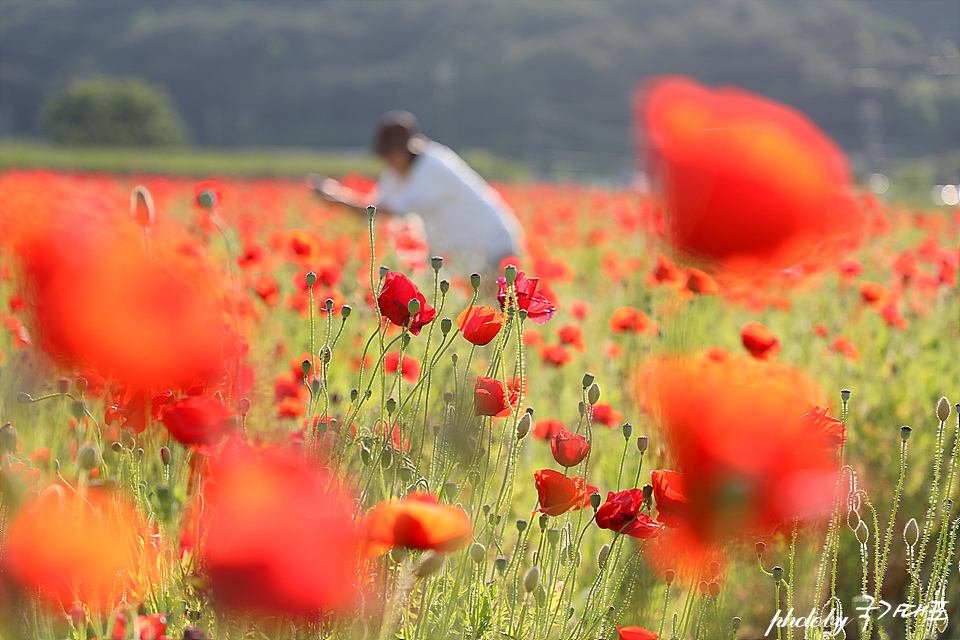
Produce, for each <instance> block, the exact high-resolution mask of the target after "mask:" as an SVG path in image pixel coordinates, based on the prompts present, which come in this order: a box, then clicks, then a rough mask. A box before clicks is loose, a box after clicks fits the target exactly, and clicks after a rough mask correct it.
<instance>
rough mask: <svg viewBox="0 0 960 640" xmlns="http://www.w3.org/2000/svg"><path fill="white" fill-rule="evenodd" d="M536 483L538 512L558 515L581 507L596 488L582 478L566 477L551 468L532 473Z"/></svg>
mask: <svg viewBox="0 0 960 640" xmlns="http://www.w3.org/2000/svg"><path fill="white" fill-rule="evenodd" d="M533 477H534V479H535V480H536V483H537V496H538V498H539V500H540V508H539V509H537V511H538V512H540V513H545V514H547V515H548V516H558V515H560V514H561V513H566V512H567V511H576V510H577V509H583V508H584V507H586V506H587V505H588V504H590V495H591V494H593V493H597V492H598V489H597V488H596V487H595V486H593V485H592V484H587V483H586V481H585V480H584V479H583V478H568V477H567V476H565V475H563V474H562V473H560V472H559V471H554V470H553V469H541V470H540V471H537V472H536V473H534V474H533Z"/></svg>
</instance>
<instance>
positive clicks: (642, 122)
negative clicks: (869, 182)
mask: <svg viewBox="0 0 960 640" xmlns="http://www.w3.org/2000/svg"><path fill="white" fill-rule="evenodd" d="M635 105H636V106H635V114H636V121H637V124H638V132H640V133H641V134H642V135H643V136H644V139H643V140H642V142H643V143H644V144H643V148H646V149H648V150H649V156H648V166H649V168H650V170H651V172H652V174H653V175H654V177H655V179H656V180H657V182H658V183H659V187H660V189H661V192H662V196H663V202H664V206H665V210H666V215H667V224H666V235H667V238H668V239H669V241H670V242H671V244H673V246H674V247H675V248H676V249H677V250H678V251H680V252H681V253H683V254H687V255H690V256H692V257H694V258H696V259H700V260H706V261H709V262H711V263H713V265H714V266H715V267H716V268H718V269H720V270H723V271H730V272H737V273H738V274H739V275H742V276H744V277H749V278H757V277H760V276H761V275H763V273H764V272H765V273H766V274H767V275H775V273H776V272H777V271H779V270H780V269H784V268H787V267H790V266H792V265H794V264H796V263H800V262H802V263H803V264H804V265H805V266H807V267H814V266H817V267H822V266H825V265H827V264H832V262H833V260H835V259H836V258H838V257H840V255H839V254H840V253H842V252H844V251H847V250H849V249H850V248H852V247H853V246H855V245H856V243H857V242H858V240H859V235H860V234H861V233H862V227H863V225H862V224H861V223H860V220H861V219H862V215H861V214H860V212H859V209H858V207H857V205H856V203H855V201H854V200H853V198H852V197H851V196H850V194H849V193H848V191H849V186H850V184H851V179H850V169H849V166H848V162H847V159H846V157H845V155H844V153H843V151H842V150H841V149H840V147H838V146H837V145H836V144H835V143H834V142H833V141H831V140H830V139H829V138H828V137H827V136H826V135H825V134H824V133H823V131H821V130H820V129H819V128H818V127H817V126H816V125H815V124H814V123H813V122H812V121H810V120H809V119H808V118H807V117H806V116H804V115H803V114H801V113H800V112H798V111H796V110H794V109H792V108H791V107H788V106H786V105H783V104H780V103H777V102H775V101H773V100H770V99H768V98H764V97H761V96H758V95H755V94H751V93H749V92H747V91H745V90H743V89H739V88H735V87H722V88H719V89H708V88H706V87H704V86H702V85H700V84H699V83H697V82H696V81H694V80H692V79H690V78H685V77H680V76H667V77H661V78H656V79H654V80H652V81H648V82H647V83H645V84H644V85H643V87H642V88H641V90H640V91H638V93H637V100H636V103H635ZM806 270H809V269H806Z"/></svg>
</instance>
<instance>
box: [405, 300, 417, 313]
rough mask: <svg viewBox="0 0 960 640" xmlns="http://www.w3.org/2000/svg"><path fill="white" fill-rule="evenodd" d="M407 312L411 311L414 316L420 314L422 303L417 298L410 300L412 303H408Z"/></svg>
mask: <svg viewBox="0 0 960 640" xmlns="http://www.w3.org/2000/svg"><path fill="white" fill-rule="evenodd" d="M407 311H409V312H410V315H412V316H415V315H417V314H418V313H420V301H419V300H417V299H416V298H410V302H408V303H407Z"/></svg>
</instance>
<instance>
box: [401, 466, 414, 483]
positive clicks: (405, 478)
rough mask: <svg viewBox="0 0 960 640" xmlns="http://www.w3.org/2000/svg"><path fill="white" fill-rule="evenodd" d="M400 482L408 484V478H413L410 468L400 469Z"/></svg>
mask: <svg viewBox="0 0 960 640" xmlns="http://www.w3.org/2000/svg"><path fill="white" fill-rule="evenodd" d="M399 473H400V481H401V482H403V483H407V482H410V478H412V477H413V469H411V468H410V467H400V469H399Z"/></svg>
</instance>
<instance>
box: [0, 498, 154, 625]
mask: <svg viewBox="0 0 960 640" xmlns="http://www.w3.org/2000/svg"><path fill="white" fill-rule="evenodd" d="M152 539H153V538H152V537H151V536H150V535H149V531H148V528H147V527H146V526H145V523H144V522H143V520H142V519H141V518H140V517H139V516H138V515H137V512H136V509H134V508H133V507H132V506H128V505H127V504H126V503H124V502H123V501H122V500H120V499H119V498H118V497H116V496H112V495H107V494H106V493H102V492H100V491H88V492H87V493H86V494H85V495H84V496H80V495H79V494H78V493H76V492H75V491H56V492H48V493H46V494H44V495H41V496H39V497H37V498H36V499H34V500H32V501H31V502H30V503H29V504H27V505H25V506H24V508H23V509H22V510H21V511H20V512H19V513H17V515H16V516H14V518H13V520H12V521H11V522H10V524H9V526H8V528H7V531H6V544H5V547H4V553H3V556H2V558H0V566H2V568H3V572H4V574H5V575H6V576H8V577H9V578H10V579H11V580H12V581H13V582H14V583H15V584H16V585H18V586H19V587H20V588H21V589H22V590H23V591H24V592H25V593H28V594H33V595H35V596H39V597H40V599H41V600H42V601H43V602H45V603H46V604H48V605H50V606H51V607H57V608H59V609H60V610H61V611H62V610H63V607H64V606H69V605H70V604H73V603H75V602H79V603H82V604H83V605H85V606H87V607H89V608H90V609H92V610H93V611H95V612H103V611H108V610H110V609H113V608H114V607H115V606H117V605H118V604H119V603H121V602H122V601H123V599H124V597H126V599H127V601H128V602H139V601H140V598H143V597H146V596H147V593H148V590H149V588H150V585H151V584H157V583H159V580H160V575H161V567H162V555H161V554H159V553H158V552H157V549H155V548H154V547H153V545H152V543H151V542H150V541H151V540H152Z"/></svg>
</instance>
